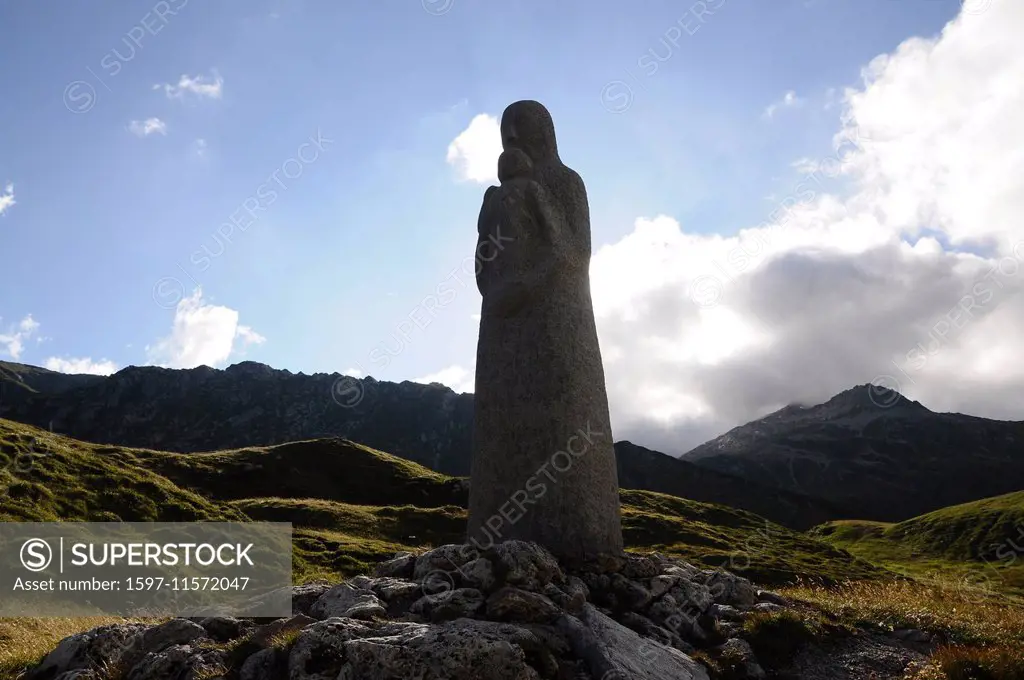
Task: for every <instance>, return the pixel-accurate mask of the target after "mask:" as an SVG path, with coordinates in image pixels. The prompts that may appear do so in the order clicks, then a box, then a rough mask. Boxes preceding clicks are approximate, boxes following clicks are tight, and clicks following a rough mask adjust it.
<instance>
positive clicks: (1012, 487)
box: [683, 385, 1024, 522]
mask: <svg viewBox="0 0 1024 680" xmlns="http://www.w3.org/2000/svg"><path fill="white" fill-rule="evenodd" d="M683 460H685V461H689V462H692V463H695V464H697V465H700V466H702V467H707V468H711V469H715V470H718V471H720V472H726V473H729V474H734V475H738V476H740V477H743V478H745V479H749V480H756V481H759V482H761V483H763V484H768V485H773V486H778V487H780V488H784V489H789V490H791V491H796V492H799V493H803V494H806V495H808V496H812V497H816V498H819V499H827V501H828V502H829V503H831V504H833V505H834V506H838V507H839V508H840V510H841V511H842V516H843V517H847V518H856V519H870V520H880V521H890V522H896V521H901V520H905V519H909V518H911V517H914V516H916V515H921V514H924V513H926V512H930V511H932V510H936V509H938V508H942V507H945V506H949V505H956V504H959V503H965V502H968V501H973V500H977V499H980V498H986V497H990V496H997V495H1000V494H1005V493H1010V492H1013V491H1018V490H1021V489H1024V422H1011V421H996V420H987V419H985V418H975V417H972V416H965V415H960V414H953V413H933V412H932V411H929V410H928V409H927V408H925V407H924V406H922V405H921V404H919V403H917V402H914V401H909V400H907V399H905V398H903V397H901V396H900V395H898V394H897V393H895V392H889V391H884V390H879V389H878V388H877V387H874V386H871V385H861V386H858V387H855V388H852V389H850V390H847V391H846V392H843V393H842V394H839V395H837V396H835V397H833V398H832V399H830V400H829V401H828V402H826V403H824V404H819V405H817V406H809V407H804V406H787V407H786V408H784V409H782V410H780V411H777V412H775V413H772V414H771V415H768V416H766V417H764V418H761V419H760V420H755V421H753V422H750V423H747V424H746V425H742V426H740V427H736V428H733V429H732V430H730V431H729V432H727V433H726V434H724V435H722V436H721V437H718V438H716V439H713V440H712V441H710V442H707V443H706V444H702V445H701V446H698V447H697V448H695V449H693V450H692V451H690V452H689V453H687V454H685V455H684V456H683Z"/></svg>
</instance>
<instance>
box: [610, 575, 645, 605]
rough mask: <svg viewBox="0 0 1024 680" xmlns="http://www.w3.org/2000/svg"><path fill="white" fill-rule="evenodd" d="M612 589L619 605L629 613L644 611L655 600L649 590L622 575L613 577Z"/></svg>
mask: <svg viewBox="0 0 1024 680" xmlns="http://www.w3.org/2000/svg"><path fill="white" fill-rule="evenodd" d="M611 589H612V591H613V592H614V593H615V595H616V599H617V601H618V603H619V605H620V606H621V607H622V608H624V609H627V610H629V611H642V610H644V609H646V608H647V605H649V604H650V603H651V600H653V599H654V597H653V596H652V595H651V592H650V591H649V590H647V589H646V588H644V587H643V586H642V585H640V584H639V583H636V582H635V581H631V580H629V579H628V578H626V577H625V576H623V575H622V574H613V575H612V576H611Z"/></svg>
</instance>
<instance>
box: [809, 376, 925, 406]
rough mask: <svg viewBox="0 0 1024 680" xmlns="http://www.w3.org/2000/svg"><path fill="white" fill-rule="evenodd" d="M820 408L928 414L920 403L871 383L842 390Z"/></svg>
mask: <svg viewBox="0 0 1024 680" xmlns="http://www.w3.org/2000/svg"><path fill="white" fill-rule="evenodd" d="M822 406H824V407H826V408H827V407H833V408H846V409H851V410H858V411H861V410H875V411H877V410H888V409H899V410H900V411H902V412H906V411H922V412H928V409H927V408H925V407H924V406H923V405H922V404H921V403H920V402H917V401H914V400H913V399H908V398H907V397H905V396H903V395H902V394H900V393H899V392H898V391H896V390H894V389H891V388H888V387H885V386H884V385H875V384H872V383H865V384H863V385H856V386H855V387H851V388H850V389H848V390H844V391H843V392H840V393H839V394H837V395H836V396H834V397H832V398H831V399H829V400H828V401H827V402H825V403H824V404H822Z"/></svg>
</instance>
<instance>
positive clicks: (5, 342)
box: [0, 314, 39, 361]
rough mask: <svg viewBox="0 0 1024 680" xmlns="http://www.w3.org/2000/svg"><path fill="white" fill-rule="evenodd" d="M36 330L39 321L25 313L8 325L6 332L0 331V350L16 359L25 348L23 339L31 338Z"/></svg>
mask: <svg viewBox="0 0 1024 680" xmlns="http://www.w3.org/2000/svg"><path fill="white" fill-rule="evenodd" d="M0 321H2V319H0ZM38 330H39V322H38V321H36V320H35V319H33V318H32V315H31V314H28V315H26V316H25V318H24V319H22V320H21V321H19V322H18V323H17V324H15V325H12V326H10V327H8V329H7V332H6V333H0V350H2V351H3V352H4V353H5V354H7V355H8V356H9V357H11V358H12V359H14V360H15V361H17V360H18V359H19V358H20V357H21V352H22V350H24V349H25V341H26V340H29V339H31V338H32V336H33V335H35V333H36V331H38Z"/></svg>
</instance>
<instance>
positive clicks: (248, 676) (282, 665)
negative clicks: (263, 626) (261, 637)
mask: <svg viewBox="0 0 1024 680" xmlns="http://www.w3.org/2000/svg"><path fill="white" fill-rule="evenodd" d="M287 672H288V656H287V655H286V654H284V653H283V652H282V650H280V649H274V648H273V647H271V648H269V649H261V650H260V651H258V652H256V653H255V654H253V655H251V656H250V657H249V658H248V659H246V660H245V662H244V663H242V668H241V669H240V670H239V672H238V677H239V680H279V678H283V677H286V674H287Z"/></svg>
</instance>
